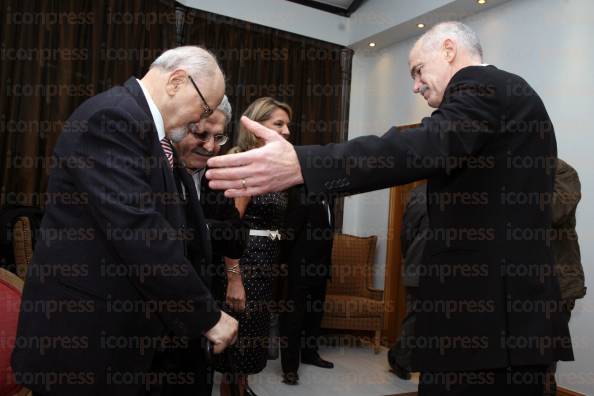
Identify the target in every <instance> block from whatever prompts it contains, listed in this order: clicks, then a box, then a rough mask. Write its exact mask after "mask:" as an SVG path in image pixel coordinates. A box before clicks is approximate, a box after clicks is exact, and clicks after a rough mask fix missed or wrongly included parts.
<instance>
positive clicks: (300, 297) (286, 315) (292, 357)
mask: <svg viewBox="0 0 594 396" xmlns="http://www.w3.org/2000/svg"><path fill="white" fill-rule="evenodd" d="M326 283H327V279H326V277H300V278H296V279H291V280H290V282H289V285H288V291H287V292H288V298H287V300H288V302H292V303H293V307H294V309H293V310H287V312H283V313H281V316H280V331H281V364H282V368H283V372H285V373H287V372H297V370H298V369H299V360H300V356H301V355H308V354H309V355H312V354H315V353H317V350H318V337H319V335H320V325H321V323H322V317H323V315H324V310H323V307H324V301H325V300H326Z"/></svg>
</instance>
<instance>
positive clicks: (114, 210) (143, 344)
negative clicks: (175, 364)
mask: <svg viewBox="0 0 594 396" xmlns="http://www.w3.org/2000/svg"><path fill="white" fill-rule="evenodd" d="M66 125H67V126H66V127H65V128H64V130H63V131H62V134H61V135H60V138H59V140H58V142H57V144H56V147H55V151H54V157H55V159H56V164H57V166H56V167H55V168H54V169H53V170H52V173H51V176H50V179H49V186H48V196H50V197H52V198H51V199H50V201H49V203H48V206H47V208H46V212H45V217H44V219H43V221H42V224H41V235H42V240H40V241H38V243H37V246H36V249H35V254H34V257H33V262H32V265H31V267H30V271H29V274H28V277H27V280H26V283H25V289H24V292H23V303H22V306H21V314H20V319H19V327H18V335H19V337H23V339H25V340H28V341H29V342H28V343H22V344H18V345H17V347H16V348H15V350H14V353H13V357H12V364H13V368H14V369H15V372H16V373H17V377H19V378H20V382H21V383H23V384H24V385H26V386H27V387H29V388H31V389H33V390H34V391H38V392H40V393H42V394H44V395H60V396H63V395H133V394H134V395H135V394H140V393H141V392H143V391H142V388H144V386H145V384H146V382H147V381H148V379H147V378H146V377H143V375H144V374H146V373H147V372H148V371H149V370H150V369H151V367H152V364H153V356H154V355H155V351H156V350H162V349H166V348H167V347H173V348H175V347H176V346H177V347H182V346H184V345H187V343H188V339H195V338H197V337H199V336H200V334H201V333H202V332H204V331H206V330H208V329H210V328H211V327H212V326H214V325H215V324H216V322H217V321H218V319H219V317H220V311H219V310H218V308H217V307H216V306H215V305H214V302H213V299H212V297H211V294H210V292H209V290H208V289H207V288H206V287H205V285H204V283H203V281H202V279H201V278H200V277H199V275H198V271H197V269H199V267H201V266H203V265H206V264H207V263H208V261H209V260H210V256H211V253H210V245H209V242H208V233H207V232H206V228H205V225H204V219H203V216H202V212H201V209H200V205H193V206H192V209H191V210H192V211H193V215H194V218H195V224H196V227H195V228H190V229H188V227H187V225H186V217H185V213H184V210H183V206H184V204H183V201H182V200H180V197H179V194H178V188H177V187H176V182H175V179H174V176H173V173H172V171H171V169H170V168H169V165H168V164H167V159H166V158H165V156H164V154H163V151H162V149H161V147H160V142H159V139H158V135H157V131H156V129H155V126H154V123H153V120H152V118H151V114H150V110H149V107H148V104H147V101H146V99H145V97H144V95H143V93H142V90H141V88H140V86H139V84H138V83H137V81H136V80H135V79H133V78H131V79H130V80H128V81H127V82H126V84H125V85H124V86H118V87H115V88H112V89H110V90H108V91H106V92H104V93H101V94H99V95H97V96H95V97H93V98H91V99H89V100H87V101H86V102H84V103H83V104H82V105H81V106H80V107H79V108H78V109H76V110H75V112H74V113H73V114H72V115H71V117H70V119H69V120H68V122H67V124H66ZM192 239H196V240H197V241H200V242H199V243H200V245H201V247H202V254H201V255H200V257H197V256H195V257H194V260H193V262H190V261H188V260H187V259H186V257H185V253H186V251H187V244H188V240H192ZM166 335H167V336H171V337H173V338H170V342H169V344H166V345H164V344H163V342H160V339H161V337H162V336H166ZM40 339H47V340H50V341H48V342H50V346H49V347H39V346H38V343H37V342H38V341H36V340H40ZM31 373H34V374H35V375H30V374H31ZM56 373H57V374H56ZM130 373H131V374H130ZM126 375H132V376H133V378H135V379H134V380H133V381H129V380H127V379H126V378H128V379H129V378H130V376H128V377H126ZM139 392H140V393H139Z"/></svg>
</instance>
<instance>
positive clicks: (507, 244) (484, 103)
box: [207, 22, 573, 396]
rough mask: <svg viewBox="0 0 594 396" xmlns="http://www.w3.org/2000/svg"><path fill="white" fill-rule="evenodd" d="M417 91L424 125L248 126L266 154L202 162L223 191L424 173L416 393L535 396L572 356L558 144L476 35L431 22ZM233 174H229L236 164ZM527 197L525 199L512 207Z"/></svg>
mask: <svg viewBox="0 0 594 396" xmlns="http://www.w3.org/2000/svg"><path fill="white" fill-rule="evenodd" d="M409 65H410V72H411V76H412V78H413V80H414V85H413V90H414V92H415V93H418V94H421V95H422V96H423V97H424V98H425V100H426V101H427V103H428V104H429V105H430V106H432V107H435V108H436V110H435V111H434V112H433V114H432V115H431V117H427V118H425V119H423V121H422V123H421V126H420V127H418V128H413V129H407V130H404V131H399V130H397V129H396V128H393V129H391V130H389V131H388V132H387V133H386V134H385V135H383V136H382V137H376V136H367V137H362V138H358V139H354V140H351V141H349V142H346V143H343V144H331V145H327V146H303V147H295V148H293V147H292V146H291V145H290V144H287V143H286V142H283V141H282V140H281V139H278V138H277V137H276V136H275V134H273V133H272V132H270V131H268V130H267V129H266V128H263V127H261V126H259V125H258V124H256V123H252V122H250V121H249V120H245V119H244V120H242V122H244V124H245V125H246V126H247V127H248V128H249V129H250V130H252V131H253V132H254V133H256V134H257V135H258V136H259V137H260V138H262V139H264V141H265V142H266V144H265V145H264V147H262V148H260V149H257V150H253V151H251V152H248V153H242V154H237V155H232V156H228V157H218V158H213V159H211V160H209V166H210V167H211V168H214V167H226V168H223V169H211V170H210V171H209V172H208V173H207V177H209V179H211V182H210V184H211V187H213V188H221V189H226V190H227V191H226V194H227V195H229V196H242V195H253V194H260V193H262V192H264V191H271V190H283V189H286V188H288V187H290V186H292V185H297V184H302V183H304V184H305V188H306V189H307V190H308V191H309V192H319V193H323V192H337V193H359V192H365V191H371V190H376V189H381V188H386V187H390V186H395V185H399V184H405V183H409V182H411V181H414V180H420V179H428V183H427V197H428V198H427V199H428V214H429V229H428V232H429V235H428V238H427V239H428V240H427V246H426V249H425V251H424V256H423V267H424V269H425V271H424V272H423V273H422V274H421V277H420V285H419V295H418V298H419V301H418V304H419V305H418V306H417V307H415V312H417V313H418V315H417V323H416V337H415V345H414V347H415V351H414V354H413V370H419V371H421V372H422V374H421V378H420V384H419V394H420V395H421V396H424V395H434V394H435V395H438V394H439V395H449V394H452V395H453V394H455V395H476V394H482V395H501V394H506V395H524V396H525V395H541V394H542V392H543V382H544V381H543V379H544V377H545V374H544V373H545V371H546V367H547V366H548V365H550V364H551V363H552V362H554V361H557V360H572V359H573V353H572V348H571V340H570V337H569V331H568V327H567V323H566V322H564V321H563V320H562V319H561V317H560V309H559V300H560V296H559V282H558V280H557V277H556V275H555V274H554V271H553V270H552V266H553V256H552V254H551V249H550V243H549V240H550V238H549V236H550V232H549V231H550V229H551V196H552V193H553V183H554V175H555V164H556V157H557V147H556V140H555V133H554V129H553V125H552V122H551V120H550V118H549V116H548V114H547V111H546V109H545V106H544V104H543V102H542V100H541V99H540V97H539V96H538V94H537V93H536V92H535V91H534V89H533V88H532V87H531V86H530V85H529V84H528V83H527V82H526V81H525V80H524V79H522V78H521V77H519V76H517V75H514V74H512V73H508V72H506V71H503V70H500V69H498V68H496V67H495V66H490V65H485V64H484V63H483V60H482V48H481V45H480V42H479V40H478V37H477V36H476V34H475V33H474V32H473V31H472V30H471V29H470V28H469V27H468V26H466V25H464V24H462V23H459V22H444V23H440V24H438V25H436V26H434V27H433V28H432V29H431V30H429V31H428V32H427V33H425V34H424V35H423V36H422V37H421V38H420V39H419V40H418V41H417V42H416V43H415V45H414V47H413V48H412V50H411V52H410V55H409ZM230 167H233V168H230ZM518 198H521V199H518Z"/></svg>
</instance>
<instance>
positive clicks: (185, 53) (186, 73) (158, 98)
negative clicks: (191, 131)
mask: <svg viewBox="0 0 594 396" xmlns="http://www.w3.org/2000/svg"><path fill="white" fill-rule="evenodd" d="M141 81H142V83H143V85H144V86H145V87H146V88H147V90H148V92H149V94H150V96H151V98H152V99H153V101H154V102H155V104H156V105H157V107H158V108H159V111H160V113H161V116H162V117H163V123H164V126H165V130H166V131H167V134H168V135H169V133H174V134H175V139H174V140H179V139H181V138H183V136H185V134H187V127H188V125H189V124H192V123H198V122H200V119H201V118H202V117H203V116H204V115H208V110H209V109H216V108H217V106H218V105H219V103H221V100H222V99H223V95H224V94H225V77H224V75H223V72H222V71H221V68H220V67H219V65H218V63H217V60H216V58H215V57H214V55H213V54H212V53H210V52H209V51H207V50H205V49H204V48H201V47H197V46H184V47H177V48H173V49H170V50H167V51H165V52H163V54H161V55H160V56H159V57H158V58H157V59H155V61H154V62H153V63H152V64H151V67H150V69H149V71H148V73H147V74H146V75H145V76H144V77H143V78H142V80H141ZM170 137H171V138H173V136H170Z"/></svg>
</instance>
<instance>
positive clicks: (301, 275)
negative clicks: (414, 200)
mask: <svg viewBox="0 0 594 396" xmlns="http://www.w3.org/2000/svg"><path fill="white" fill-rule="evenodd" d="M286 224H287V232H286V233H287V238H286V240H285V241H284V246H283V250H284V251H285V253H284V254H283V255H284V256H285V257H286V263H287V265H288V284H287V299H288V303H289V302H290V303H292V305H293V307H294V309H292V310H287V311H286V312H282V313H281V316H280V329H281V337H282V342H281V344H282V348H281V363H282V368H283V382H284V383H286V384H288V385H296V384H297V382H298V380H299V374H298V370H299V360H300V359H301V362H302V363H304V364H311V365H314V366H318V367H322V368H333V367H334V364H333V363H331V362H329V361H326V360H324V359H322V358H321V357H320V355H319V353H318V337H319V334H320V325H321V324H322V316H323V314H324V310H323V308H324V302H325V300H326V283H327V281H328V279H329V278H330V269H331V259H332V240H333V233H334V230H333V227H332V212H331V208H330V205H329V203H328V200H327V199H325V197H324V196H316V195H314V196H309V197H308V196H307V195H306V194H303V193H302V192H301V190H300V189H298V188H292V189H291V190H289V206H288V209H287V219H286Z"/></svg>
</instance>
